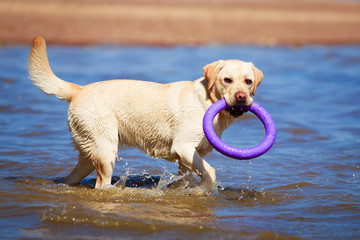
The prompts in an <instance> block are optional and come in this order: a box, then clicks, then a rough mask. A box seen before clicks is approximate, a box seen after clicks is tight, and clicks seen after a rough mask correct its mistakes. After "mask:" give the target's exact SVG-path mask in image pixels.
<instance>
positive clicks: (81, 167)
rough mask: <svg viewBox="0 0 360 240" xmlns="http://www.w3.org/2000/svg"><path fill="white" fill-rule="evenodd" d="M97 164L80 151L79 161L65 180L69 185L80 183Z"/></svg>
mask: <svg viewBox="0 0 360 240" xmlns="http://www.w3.org/2000/svg"><path fill="white" fill-rule="evenodd" d="M94 170H95V166H94V164H93V163H92V161H91V159H89V157H87V156H86V155H85V154H83V153H79V162H78V164H77V165H76V167H75V168H74V169H73V170H72V172H71V173H70V174H69V175H68V176H67V177H66V178H65V180H64V182H65V183H66V184H68V185H75V184H78V183H79V182H80V181H81V180H82V179H83V178H85V177H87V176H88V175H89V174H90V173H91V172H92V171H94Z"/></svg>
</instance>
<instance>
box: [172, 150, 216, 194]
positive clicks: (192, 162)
mask: <svg viewBox="0 0 360 240" xmlns="http://www.w3.org/2000/svg"><path fill="white" fill-rule="evenodd" d="M174 149H175V152H176V153H177V155H178V156H179V157H180V163H179V164H183V165H185V166H186V167H188V168H190V169H191V170H192V171H193V172H195V173H196V174H198V175H199V176H200V178H201V182H200V185H199V187H200V188H202V189H203V190H205V191H207V192H216V190H217V188H216V174H215V169H214V168H213V167H211V166H210V164H208V163H207V162H206V161H205V160H204V159H203V158H201V157H200V155H199V153H198V152H197V151H196V149H195V147H193V146H191V145H181V146H177V147H175V148H174Z"/></svg>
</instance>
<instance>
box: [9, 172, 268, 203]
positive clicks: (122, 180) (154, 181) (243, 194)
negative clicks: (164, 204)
mask: <svg viewBox="0 0 360 240" xmlns="http://www.w3.org/2000/svg"><path fill="white" fill-rule="evenodd" d="M4 179H5V180H10V181H16V182H34V181H37V180H48V181H49V180H50V181H52V182H54V183H56V184H63V183H64V179H65V178H64V177H57V178H52V179H43V178H36V177H32V176H31V177H30V176H10V177H5V178H4ZM160 180H161V176H159V175H153V176H152V175H149V174H146V173H145V174H141V175H127V176H113V177H112V179H111V184H112V185H113V186H121V187H128V188H148V189H150V188H156V187H158V185H159V182H160ZM95 184H96V178H94V177H92V178H91V177H88V178H85V179H83V180H81V181H80V184H79V185H77V186H81V187H85V188H89V189H90V188H94V187H95ZM177 186H178V182H177V181H176V180H174V181H167V182H166V183H165V185H164V187H162V188H163V189H166V188H177ZM260 193H261V192H259V191H257V190H256V189H252V190H251V189H246V188H233V187H223V186H221V185H218V197H221V198H223V199H226V200H229V201H241V200H246V199H256V198H257V197H258V196H259V194H260Z"/></svg>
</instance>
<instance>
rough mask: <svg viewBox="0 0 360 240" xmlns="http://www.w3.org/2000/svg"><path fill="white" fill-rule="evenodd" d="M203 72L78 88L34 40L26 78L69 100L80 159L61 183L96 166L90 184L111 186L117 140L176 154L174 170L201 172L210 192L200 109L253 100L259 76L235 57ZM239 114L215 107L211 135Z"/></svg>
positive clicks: (170, 156) (212, 184)
mask: <svg viewBox="0 0 360 240" xmlns="http://www.w3.org/2000/svg"><path fill="white" fill-rule="evenodd" d="M203 70H204V77H202V78H200V79H197V80H195V81H193V82H191V81H182V82H174V83H168V84H159V83H154V82H145V81H137V80H110V81H103V82H96V83H92V84H89V85H86V86H79V85H76V84H74V83H70V82H66V81H63V80H61V79H59V78H58V77H56V76H55V74H54V73H53V72H52V70H51V68H50V66H49V62H48V58H47V53H46V45H45V41H44V39H43V38H41V37H36V38H34V40H33V44H32V47H31V51H30V56H29V73H30V78H31V80H32V81H33V83H34V84H35V85H36V86H38V87H39V88H40V89H41V90H42V91H43V92H45V93H47V94H50V95H55V96H56V97H58V98H60V99H62V100H66V101H68V102H70V105H69V111H68V127H69V130H70V132H71V134H72V138H73V142H74V145H75V147H76V148H77V150H78V151H79V161H78V164H77V166H76V167H75V168H74V170H73V171H72V172H71V173H70V174H69V175H68V176H67V177H66V178H65V183H67V184H76V183H79V181H80V180H81V179H83V178H85V177H86V176H88V175H89V174H90V173H91V172H92V171H93V170H95V169H96V171H97V180H96V186H95V187H96V188H101V187H104V186H105V185H108V184H111V177H112V174H113V170H114V164H115V159H116V157H117V151H118V146H119V145H120V146H129V147H138V148H140V149H141V150H143V151H144V152H146V153H147V154H148V155H150V156H152V157H154V158H164V159H166V160H169V161H177V160H178V161H179V173H185V172H187V171H188V170H189V169H190V170H192V171H193V172H195V173H196V174H198V175H199V176H200V177H201V182H200V184H199V187H200V188H201V189H203V190H205V191H212V190H215V188H216V176H215V169H214V168H213V167H211V166H210V165H209V164H208V163H207V162H206V161H205V160H204V159H203V158H202V156H204V155H205V154H207V153H208V152H210V151H211V150H212V146H211V145H210V144H209V142H208V141H207V139H206V137H205V135H204V133H203V129H202V119H203V116H204V114H205V111H206V110H207V109H208V107H209V106H210V105H211V104H213V103H214V102H215V101H217V100H219V99H222V98H225V100H226V102H227V104H228V105H230V106H233V105H237V104H244V105H247V106H249V105H251V103H252V101H253V99H252V96H253V95H255V92H256V87H257V86H258V85H259V84H260V83H261V81H262V78H263V74H262V72H261V71H260V70H258V69H257V68H256V67H255V66H254V65H253V64H252V63H246V62H242V61H240V60H226V61H224V60H220V61H216V62H213V63H211V64H208V65H206V66H205V67H204V69H203ZM242 113H243V112H241V111H237V110H235V109H233V110H229V111H222V112H220V114H218V115H217V117H216V118H215V120H214V128H215V131H216V133H217V134H218V135H219V136H220V135H221V133H222V132H223V131H224V130H225V129H226V128H227V127H228V126H229V125H230V124H231V123H232V122H233V121H234V118H235V117H237V116H239V115H241V114H242Z"/></svg>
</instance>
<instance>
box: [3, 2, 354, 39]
mask: <svg viewBox="0 0 360 240" xmlns="http://www.w3.org/2000/svg"><path fill="white" fill-rule="evenodd" d="M37 35H41V36H43V37H44V38H45V39H46V40H47V42H48V43H50V44H76V45H92V44H125V45H159V46H172V45H179V44H181V45H200V44H255V45H265V46H276V45H295V46H297V45H304V44H359V43H360V2H358V1H341V0H300V1H288V0H222V1H215V0H184V1H180V0H168V1H165V0H132V1H131V0H103V1H96V0H72V1H67V0H2V1H0V43H1V44H29V43H30V42H31V40H32V38H33V37H35V36H37Z"/></svg>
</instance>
